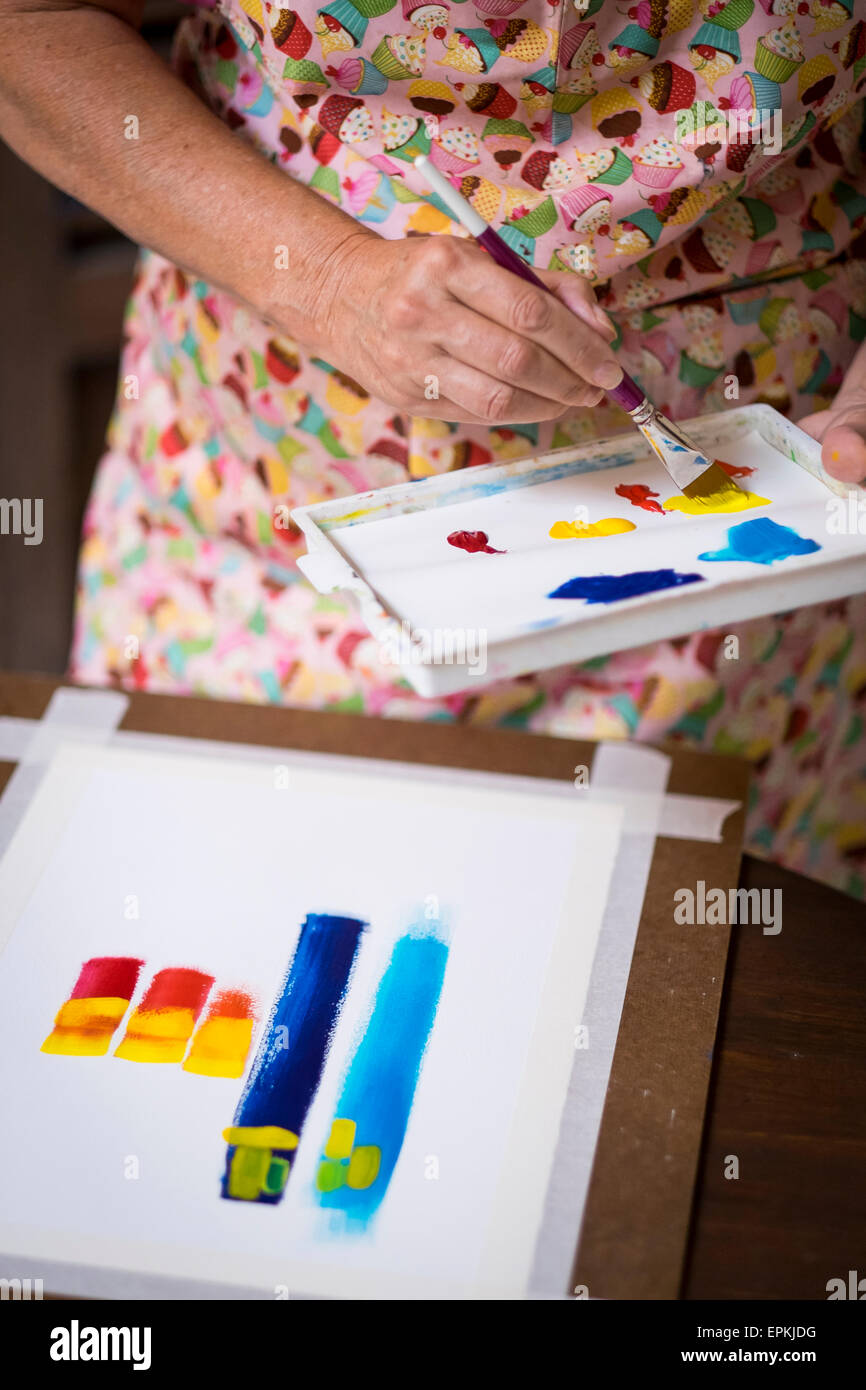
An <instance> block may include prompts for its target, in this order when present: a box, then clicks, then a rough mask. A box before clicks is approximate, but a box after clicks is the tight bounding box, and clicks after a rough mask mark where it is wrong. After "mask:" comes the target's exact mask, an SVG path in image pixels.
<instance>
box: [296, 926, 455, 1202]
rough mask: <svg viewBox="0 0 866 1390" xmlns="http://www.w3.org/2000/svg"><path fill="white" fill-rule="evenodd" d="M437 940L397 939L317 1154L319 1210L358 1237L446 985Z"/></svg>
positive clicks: (386, 1177)
mask: <svg viewBox="0 0 866 1390" xmlns="http://www.w3.org/2000/svg"><path fill="white" fill-rule="evenodd" d="M447 960H448V946H447V944H446V943H445V942H444V941H442V940H441V939H440V938H439V937H438V936H434V935H417V934H415V933H410V934H409V935H407V936H403V937H401V938H400V939H399V940H398V941H397V943H396V945H395V946H394V950H393V952H392V955H391V959H390V961H389V963H388V965H387V967H386V969H385V973H384V974H383V976H382V978H381V980H380V981H379V986H378V989H377V991H376V997H375V1000H374V1003H373V1010H372V1013H371V1015H370V1018H369V1022H368V1023H367V1025H366V1028H365V1030H364V1033H363V1036H362V1037H361V1040H360V1042H359V1043H358V1046H357V1048H356V1050H355V1053H354V1055H353V1057H352V1059H351V1061H350V1063H349V1068H348V1071H347V1073H346V1078H345V1080H344V1082H343V1089H342V1094H341V1096H340V1099H339V1102H338V1104H337V1111H336V1115H335V1116H334V1120H333V1122H332V1124H331V1129H330V1133H329V1135H328V1139H327V1142H326V1143H325V1146H324V1149H323V1151H322V1157H321V1161H320V1163H319V1169H318V1173H317V1175H316V1189H317V1192H318V1197H319V1202H320V1203H321V1205H322V1206H323V1207H327V1208H329V1209H331V1210H336V1211H340V1212H342V1213H343V1214H344V1220H345V1228H346V1229H349V1230H362V1229H363V1228H364V1226H365V1225H366V1224H367V1222H368V1221H369V1220H370V1219H371V1217H373V1216H374V1215H375V1213H376V1211H377V1210H378V1208H379V1206H380V1204H381V1202H382V1199H383V1197H384V1196H385V1193H386V1192H387V1190H388V1184H389V1183H390V1181H391V1175H392V1173H393V1172H394V1168H395V1167H396V1164H397V1159H398V1158H399V1156H400V1150H401V1148H402V1146H403V1139H404V1137H405V1134H406V1127H407V1125H408V1123H409V1116H410V1114H411V1111H412V1105H413V1102H414V1099H415V1090H416V1087H417V1085H418V1078H419V1076H420V1074H421V1066H422V1063H423V1060H424V1053H425V1051H426V1048H427V1043H428V1040H429V1037H430V1033H431V1031H432V1028H433V1023H434V1021H435V1018H436V1011H437V1009H438V1007H439V996H440V994H441V992H442V982H443V980H444V978H445V966H446V963H447Z"/></svg>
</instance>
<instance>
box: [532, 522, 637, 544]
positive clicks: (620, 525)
mask: <svg viewBox="0 0 866 1390" xmlns="http://www.w3.org/2000/svg"><path fill="white" fill-rule="evenodd" d="M636 530H637V527H636V526H635V524H634V522H633V521H626V520H625V519H624V518H623V517H621V516H607V517H605V518H604V520H603V521H593V522H591V523H590V522H588V521H555V522H554V523H553V525H552V526H551V528H550V532H549V535H550V538H551V540H554V541H585V540H590V539H591V538H592V537H593V536H622V535H625V533H626V531H636Z"/></svg>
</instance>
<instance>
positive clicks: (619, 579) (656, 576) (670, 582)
mask: <svg viewBox="0 0 866 1390" xmlns="http://www.w3.org/2000/svg"><path fill="white" fill-rule="evenodd" d="M701 579H703V575H702V574H678V573H677V571H676V570H636V571H635V572H634V573H633V574H590V575H586V576H584V577H583V578H580V577H578V578H577V579H569V580H567V581H566V582H565V584H560V586H559V588H558V589H554V591H553V593H552V594H548V596H547V597H548V598H585V599H586V601H587V603H616V602H617V600H618V599H621V598H637V597H638V596H639V595H640V594H652V593H655V592H656V590H658V589H678V588H679V587H680V585H681V584H697V583H699V582H700V580H701Z"/></svg>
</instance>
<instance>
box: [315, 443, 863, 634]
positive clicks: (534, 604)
mask: <svg viewBox="0 0 866 1390" xmlns="http://www.w3.org/2000/svg"><path fill="white" fill-rule="evenodd" d="M716 452H717V454H718V456H719V457H721V458H723V459H725V461H726V462H727V463H728V464H730V465H732V466H733V467H734V468H735V469H737V471H738V476H737V484H738V487H739V488H740V489H741V490H743V491H744V492H748V493H749V494H750V496H751V499H752V501H753V502H754V505H750V506H749V507H748V509H747V510H743V511H737V512H730V511H725V512H721V513H712V512H706V511H703V510H701V511H699V512H698V513H697V514H690V513H688V512H683V511H681V510H678V509H677V508H678V507H680V506H682V505H683V503H684V502H685V499H684V498H683V497H682V495H681V494H678V493H677V490H676V488H675V487H674V485H673V483H672V481H671V479H670V476H669V475H668V473H667V472H666V471H665V469H664V468H663V467H662V465H661V463H660V462H659V461H658V460H657V459H655V458H654V457H653V456H652V454H651V453H650V451H649V449H648V448H647V450H646V456H645V458H644V459H643V460H639V461H638V462H635V463H628V464H624V465H621V466H619V467H609V468H605V469H601V470H599V471H594V472H586V473H581V474H575V475H572V476H570V477H566V478H560V479H558V480H556V481H549V482H540V483H538V484H536V485H532V486H521V487H512V488H509V489H507V490H505V491H500V492H495V491H491V493H490V495H489V496H483V497H480V498H474V499H473V500H471V501H466V502H462V503H455V504H454V505H453V506H440V507H435V508H431V509H430V510H425V511H419V512H414V513H410V514H406V515H395V516H391V517H388V518H386V519H379V520H375V521H370V522H365V523H362V524H358V525H353V526H347V527H342V528H340V529H339V530H336V531H332V532H331V533H330V535H331V539H332V540H334V541H335V542H336V543H337V544H338V545H339V547H340V549H341V550H342V552H343V554H344V555H345V556H346V558H347V559H348V560H349V561H350V562H351V563H352V564H353V565H354V567H355V568H356V569H357V570H358V571H359V573H360V574H361V575H362V576H363V577H364V578H365V579H366V580H367V582H368V583H369V584H370V585H371V587H372V588H373V589H374V590H375V591H376V593H377V595H378V596H379V598H380V599H381V600H382V601H383V603H384V604H385V605H386V606H387V607H388V608H389V610H390V611H391V612H392V613H393V614H394V615H395V616H396V617H398V618H399V619H401V620H402V621H405V622H407V623H409V624H410V625H411V626H412V627H413V628H414V629H425V630H427V631H436V630H437V629H468V630H472V631H477V632H485V633H486V634H487V639H488V641H489V642H490V643H494V642H497V641H501V640H505V639H507V638H510V637H513V636H515V635H517V634H519V633H525V632H528V631H532V630H536V629H540V628H545V627H550V626H554V625H557V624H562V625H566V624H570V623H582V622H583V623H585V622H598V621H599V620H603V618H604V614H605V612H609V611H610V610H611V608H613V607H616V608H617V609H620V608H622V607H623V606H625V605H629V606H631V605H637V604H644V605H647V604H659V603H664V602H675V601H676V598H677V594H678V593H682V592H683V589H684V588H689V590H690V591H694V590H695V589H697V588H700V589H701V590H703V591H705V592H707V591H713V592H714V593H717V592H718V591H719V590H721V589H723V588H724V587H725V586H729V585H739V584H743V583H744V582H745V583H747V584H750V585H753V584H755V583H758V582H760V580H761V578H762V577H764V576H766V575H767V574H768V573H769V572H772V573H773V574H774V576H777V575H778V574H779V573H780V572H784V571H786V570H787V571H789V572H790V571H791V570H793V569H797V568H801V567H805V566H810V565H812V566H815V565H823V564H826V563H827V562H832V561H833V560H834V559H842V558H844V557H849V558H850V557H851V556H860V557H862V556H863V536H862V535H859V534H856V533H855V534H851V531H850V528H849V529H848V534H844V533H843V534H834V533H833V529H832V527H828V503H829V504H830V506H831V507H835V508H838V507H839V505H840V503H839V499H838V498H835V497H834V496H833V495H832V494H831V493H830V492H829V490H828V489H827V488H826V487H825V486H824V484H823V483H821V482H820V481H819V480H818V479H816V478H814V477H813V476H812V475H811V474H810V473H808V472H807V471H806V469H804V468H802V467H801V466H800V465H798V464H797V463H795V462H794V461H793V460H792V459H790V458H787V457H786V456H785V455H783V454H782V453H780V452H779V451H777V450H775V449H773V448H772V447H771V446H770V445H769V444H767V443H766V442H765V441H764V440H763V439H762V437H761V435H760V434H759V433H758V432H757V431H756V430H753V431H751V432H749V433H747V434H745V435H743V434H740V435H739V436H738V437H737V439H736V443H733V442H732V441H731V442H730V443H729V445H728V447H727V449H726V443H725V439H724V437H721V438H720V439H719V441H718V443H717V446H716ZM672 503H673V505H671V504H672ZM575 519H577V522H578V525H577V527H575V525H574V523H575ZM551 533H553V534H551ZM557 591H558V593H557ZM554 594H556V595H557V596H556V597H554V596H553V595H554Z"/></svg>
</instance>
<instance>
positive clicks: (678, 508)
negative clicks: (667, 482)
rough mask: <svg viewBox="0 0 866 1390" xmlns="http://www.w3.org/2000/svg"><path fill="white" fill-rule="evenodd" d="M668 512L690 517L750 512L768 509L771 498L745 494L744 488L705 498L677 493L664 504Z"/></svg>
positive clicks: (726, 489)
mask: <svg viewBox="0 0 866 1390" xmlns="http://www.w3.org/2000/svg"><path fill="white" fill-rule="evenodd" d="M662 505H663V506H664V509H665V511H666V512H686V514H687V515H688V516H707V515H708V514H709V513H712V512H748V511H751V510H752V508H753V507H768V506H769V505H770V499H769V497H759V496H758V494H757V493H756V492H744V491H743V489H742V488H739V487H731V488H725V489H724V491H722V492H709V493H707V494H706V496H704V497H686V496H685V494H684V493H682V492H679V493H677V495H676V497H669V498H668V500H667V502H664V503H663V504H662Z"/></svg>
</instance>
